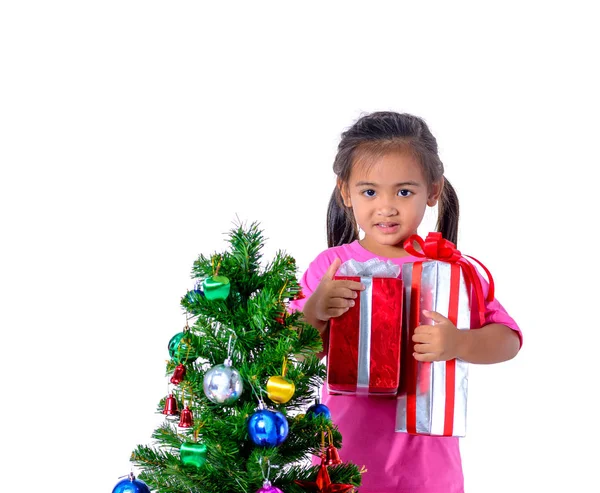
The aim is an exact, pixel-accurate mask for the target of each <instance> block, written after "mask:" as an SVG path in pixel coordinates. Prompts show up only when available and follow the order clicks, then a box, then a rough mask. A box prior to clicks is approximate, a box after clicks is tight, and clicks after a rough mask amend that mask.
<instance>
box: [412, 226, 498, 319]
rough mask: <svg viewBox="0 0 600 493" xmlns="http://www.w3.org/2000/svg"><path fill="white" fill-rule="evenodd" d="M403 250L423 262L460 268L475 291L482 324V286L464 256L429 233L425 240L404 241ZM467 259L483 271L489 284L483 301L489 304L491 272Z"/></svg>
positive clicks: (492, 283) (491, 284) (448, 243)
mask: <svg viewBox="0 0 600 493" xmlns="http://www.w3.org/2000/svg"><path fill="white" fill-rule="evenodd" d="M415 242H416V243H418V244H419V246H420V247H421V251H420V252H419V251H418V250H416V249H415V247H414V243H415ZM403 246H404V250H406V251H407V252H408V253H410V254H411V255H413V256H415V257H419V258H422V259H423V260H425V259H427V260H439V261H441V262H448V263H450V264H458V265H460V266H461V267H462V269H463V272H464V274H465V280H466V281H467V285H468V286H472V287H473V288H474V291H475V297H476V299H477V305H478V306H477V309H478V310H479V316H480V322H481V325H483V324H484V318H483V312H484V297H483V286H482V284H481V280H480V279H479V276H478V275H477V270H476V269H475V267H474V266H473V264H472V263H471V262H469V261H468V260H467V259H466V258H465V256H463V255H462V254H461V253H460V251H459V250H457V248H456V245H455V244H454V243H452V242H451V241H448V240H446V239H444V238H443V237H442V233H438V232H435V233H429V234H428V235H427V237H426V238H425V240H423V238H421V237H420V236H419V235H411V236H409V237H408V238H407V239H406V240H405V241H404V245H403ZM467 257H469V258H471V259H473V260H474V261H475V262H477V263H478V264H479V265H481V267H482V268H483V270H484V271H485V273H486V275H487V278H488V280H489V283H490V288H489V291H488V295H487V298H485V301H487V302H490V301H492V300H493V299H494V279H493V278H492V274H491V272H490V271H489V270H488V268H487V267H486V266H485V265H483V264H482V263H481V262H480V261H479V260H477V259H476V258H474V257H471V256H470V255H467Z"/></svg>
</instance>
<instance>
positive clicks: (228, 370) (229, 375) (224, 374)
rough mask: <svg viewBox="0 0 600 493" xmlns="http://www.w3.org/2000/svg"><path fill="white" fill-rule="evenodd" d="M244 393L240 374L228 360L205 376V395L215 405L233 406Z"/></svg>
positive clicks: (214, 367)
mask: <svg viewBox="0 0 600 493" xmlns="http://www.w3.org/2000/svg"><path fill="white" fill-rule="evenodd" d="M243 391H244V386H243V382H242V377H241V375H240V372H239V371H237V370H236V369H235V368H234V367H233V366H231V361H229V360H227V361H225V363H223V364H222V365H216V366H213V367H212V368H211V369H210V370H208V371H207V372H206V373H205V374H204V393H205V394H206V397H208V399H209V400H210V401H211V402H214V403H215V404H224V405H227V404H233V403H234V402H235V401H237V400H238V399H239V397H240V395H242V392H243Z"/></svg>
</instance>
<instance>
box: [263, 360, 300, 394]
mask: <svg viewBox="0 0 600 493" xmlns="http://www.w3.org/2000/svg"><path fill="white" fill-rule="evenodd" d="M286 371H287V358H284V359H283V368H282V370H281V376H277V377H271V378H269V380H268V381H267V397H268V398H269V399H271V400H272V401H273V402H277V403H278V404H285V403H286V402H288V401H289V400H290V399H291V398H292V397H293V396H294V392H295V391H296V386H295V385H294V382H292V381H291V380H290V379H289V378H285V374H286Z"/></svg>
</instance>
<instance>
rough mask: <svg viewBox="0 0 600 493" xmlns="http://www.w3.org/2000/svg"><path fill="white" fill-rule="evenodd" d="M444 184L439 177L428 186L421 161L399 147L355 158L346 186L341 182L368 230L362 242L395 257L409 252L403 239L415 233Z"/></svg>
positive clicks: (378, 252)
mask: <svg viewBox="0 0 600 493" xmlns="http://www.w3.org/2000/svg"><path fill="white" fill-rule="evenodd" d="M441 185H442V181H441V180H440V182H436V183H434V184H433V185H432V186H431V187H430V189H428V187H427V182H426V181H425V177H424V176H423V173H422V171H421V166H420V165H419V163H418V161H417V160H416V159H415V158H414V157H413V156H412V155H411V154H410V153H408V152H400V151H398V152H391V153H388V154H385V155H384V156H382V157H378V158H373V159H365V160H361V161H359V162H355V163H354V165H353V166H352V172H351V173H350V179H349V180H348V184H347V186H343V185H341V184H340V183H338V186H340V190H341V193H342V198H343V200H344V204H345V205H346V206H347V207H351V208H352V212H353V213H354V218H355V219H356V222H357V224H358V225H359V226H360V228H361V229H362V230H363V231H364V232H365V237H364V239H363V240H361V242H360V243H361V245H362V246H363V247H365V248H366V249H367V250H369V251H371V252H373V253H375V254H376V255H381V256H384V257H392V258H393V257H402V256H405V255H406V252H405V251H404V248H402V243H403V242H404V240H405V239H406V238H408V237H409V236H410V235H412V234H416V232H417V228H418V226H419V224H421V220H422V219H423V216H424V214H425V208H426V207H427V206H430V207H432V206H434V205H435V204H436V203H437V200H438V198H439V195H440V192H441V189H442V186H441Z"/></svg>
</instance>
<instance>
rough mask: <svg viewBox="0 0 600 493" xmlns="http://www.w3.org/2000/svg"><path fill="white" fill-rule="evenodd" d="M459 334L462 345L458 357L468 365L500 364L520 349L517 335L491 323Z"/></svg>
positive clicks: (501, 325)
mask: <svg viewBox="0 0 600 493" xmlns="http://www.w3.org/2000/svg"><path fill="white" fill-rule="evenodd" d="M459 333H460V334H461V336H462V344H460V346H459V350H458V357H459V358H460V359H462V360H464V361H468V362H469V363H479V364H491V363H501V362H502V361H507V360H509V359H512V358H514V357H515V356H516V355H517V353H518V352H519V349H520V347H521V340H520V338H519V334H518V333H517V332H516V331H514V330H513V329H511V328H510V327H507V326H506V325H503V324H497V323H493V324H489V325H484V326H483V327H481V328H480V329H474V330H460V331H459Z"/></svg>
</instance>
